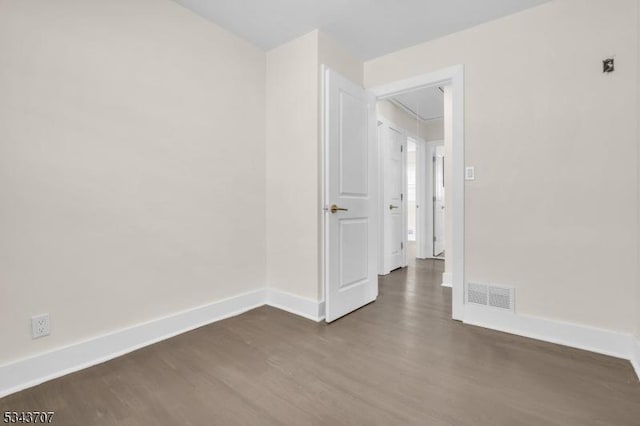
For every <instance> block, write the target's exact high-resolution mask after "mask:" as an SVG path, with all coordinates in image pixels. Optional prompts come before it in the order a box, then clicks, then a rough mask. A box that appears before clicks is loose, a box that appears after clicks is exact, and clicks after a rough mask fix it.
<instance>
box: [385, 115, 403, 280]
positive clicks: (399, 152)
mask: <svg viewBox="0 0 640 426" xmlns="http://www.w3.org/2000/svg"><path fill="white" fill-rule="evenodd" d="M405 145H406V137H405V136H404V135H403V134H402V132H401V131H399V130H397V129H394V128H393V127H391V126H385V129H384V133H383V139H382V152H383V155H382V157H383V160H382V162H383V167H384V171H383V172H382V175H383V176H384V184H383V194H380V195H381V197H382V198H383V200H384V203H383V213H382V214H383V216H384V217H383V220H384V271H385V274H388V273H389V272H391V271H393V270H394V269H398V268H402V267H403V266H405V260H404V240H405V239H406V227H405V214H406V213H405V209H404V206H405V200H404V192H405V190H404V184H405V153H404V150H405Z"/></svg>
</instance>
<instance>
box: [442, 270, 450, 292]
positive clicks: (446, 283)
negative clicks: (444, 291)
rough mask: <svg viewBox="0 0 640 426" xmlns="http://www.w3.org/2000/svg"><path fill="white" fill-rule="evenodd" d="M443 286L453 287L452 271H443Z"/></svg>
mask: <svg viewBox="0 0 640 426" xmlns="http://www.w3.org/2000/svg"><path fill="white" fill-rule="evenodd" d="M442 287H449V288H453V278H452V277H451V272H443V273H442Z"/></svg>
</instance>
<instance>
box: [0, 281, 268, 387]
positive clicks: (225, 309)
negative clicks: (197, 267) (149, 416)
mask: <svg viewBox="0 0 640 426" xmlns="http://www.w3.org/2000/svg"><path fill="white" fill-rule="evenodd" d="M265 300H266V294H265V290H264V289H260V290H255V291H252V292H249V293H244V294H240V295H238V296H234V297H231V298H228V299H224V300H220V301H218V302H214V303H211V304H208V305H203V306H200V307H197V308H193V309H189V310H186V311H183V312H179V313H176V314H172V315H169V316H166V317H163V318H159V319H155V320H152V321H149V322H145V323H142V324H138V325H135V326H132V327H128V328H125V329H121V330H116V331H113V332H110V333H107V334H103V335H101V336H97V337H94V338H91V339H89V340H85V341H82V342H78V343H74V344H71V345H69V346H65V347H62V348H58V349H54V350H51V351H48V352H44V353H41V354H38V355H35V356H32V357H29V358H25V359H22V360H18V361H15V362H12V363H9V364H5V365H1V366H0V398H1V397H3V396H6V395H9V394H11V393H14V392H18V391H20V390H23V389H26V388H29V387H32V386H35V385H38V384H40V383H43V382H46V381H48V380H51V379H55V378H57V377H60V376H64V375H66V374H69V373H73V372H74V371H78V370H82V369H84V368H87V367H91V366H92V365H96V364H100V363H102V362H105V361H108V360H110V359H113V358H116V357H119V356H121V355H124V354H126V353H129V352H132V351H135V350H136V349H140V348H142V347H144V346H148V345H151V344H153V343H156V342H159V341H161V340H165V339H168V338H170V337H173V336H176V335H178V334H181V333H184V332H186V331H189V330H193V329H195V328H198V327H202V326H204V325H207V324H210V323H212V322H215V321H219V320H222V319H225V318H229V317H232V316H235V315H239V314H241V313H243V312H246V311H249V310H251V309H254V308H257V307H259V306H263V305H264V303H265Z"/></svg>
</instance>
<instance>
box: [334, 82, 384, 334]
mask: <svg viewBox="0 0 640 426" xmlns="http://www.w3.org/2000/svg"><path fill="white" fill-rule="evenodd" d="M374 105H375V103H374V98H373V96H371V95H370V94H368V93H367V92H366V91H365V90H364V89H363V88H361V87H359V86H357V85H356V84H354V83H352V82H350V81H348V80H347V79H345V78H344V77H342V76H340V75H339V74H337V73H335V72H334V71H331V70H326V72H325V132H326V133H325V161H326V168H325V213H324V215H325V250H326V252H325V262H326V267H325V280H326V283H325V302H326V305H325V306H326V320H327V322H331V321H333V320H335V319H337V318H340V317H341V316H343V315H346V314H348V313H349V312H351V311H353V310H355V309H358V308H359V307H361V306H364V305H366V304H367V303H370V302H372V301H373V300H375V299H376V297H377V295H378V277H377V273H376V268H377V265H376V244H377V241H376V237H377V235H376V232H377V231H376V222H377V221H376V210H375V206H376V193H375V184H374V183H375V182H374V179H375V178H376V175H375V169H374V166H375V161H376V150H375V148H376V146H375V140H376V139H375V134H376V122H375V111H374ZM332 206H335V207H336V208H338V209H332V208H331V207H332Z"/></svg>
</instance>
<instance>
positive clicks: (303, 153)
mask: <svg viewBox="0 0 640 426" xmlns="http://www.w3.org/2000/svg"><path fill="white" fill-rule="evenodd" d="M322 64H325V65H327V66H329V67H331V68H332V69H334V70H335V71H337V72H339V73H341V74H342V75H344V76H346V77H348V78H349V79H351V80H353V81H355V82H357V83H362V72H363V68H362V66H363V64H362V62H359V61H357V60H355V59H354V58H353V57H351V56H350V55H349V54H348V53H347V52H346V51H344V50H343V49H342V48H341V47H340V46H339V45H338V44H337V43H336V42H335V41H334V40H333V39H331V38H330V37H329V36H327V35H326V34H324V33H322V32H320V31H317V30H315V31H312V32H311V33H309V34H306V35H304V36H302V37H299V38H297V39H295V40H293V41H290V42H289V43H286V44H284V45H282V46H279V47H277V48H275V49H272V50H270V51H268V52H267V91H266V93H267V113H266V117H267V127H266V129H267V134H266V144H267V155H266V164H267V166H266V170H267V178H266V185H267V205H266V212H267V286H268V287H269V288H271V289H274V290H277V291H282V292H286V293H291V294H293V295H296V296H301V297H305V298H308V299H311V300H314V301H320V300H322V299H323V291H324V288H323V286H322V282H323V279H322V270H321V269H322V268H321V265H322V252H323V248H322V238H323V230H322V217H323V216H322V179H323V177H322V167H321V166H322V155H323V154H322V128H321V123H322V120H321V117H322V115H321V114H322V112H321V95H322V93H321V92H322V87H321V81H322V80H321V79H322V75H321V70H320V66H321V65H322Z"/></svg>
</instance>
